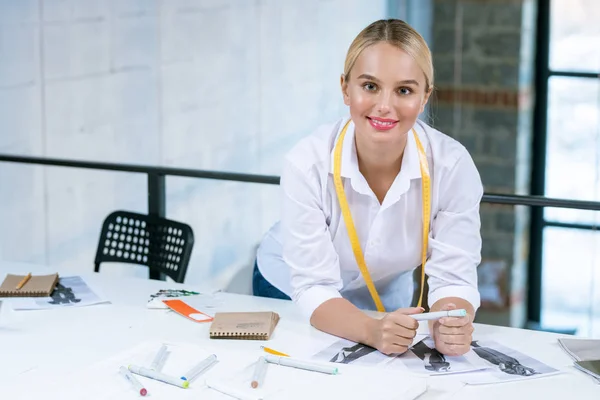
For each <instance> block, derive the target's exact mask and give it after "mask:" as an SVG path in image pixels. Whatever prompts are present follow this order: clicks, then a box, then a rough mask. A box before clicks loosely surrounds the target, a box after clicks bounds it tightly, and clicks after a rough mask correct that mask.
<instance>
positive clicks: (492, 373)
mask: <svg viewBox="0 0 600 400" xmlns="http://www.w3.org/2000/svg"><path fill="white" fill-rule="evenodd" d="M471 349H472V350H473V353H474V354H476V355H477V356H478V357H479V358H480V359H481V360H483V361H484V362H485V363H486V364H487V365H488V366H490V367H492V368H491V369H489V370H487V371H485V372H482V373H477V374H469V375H467V376H465V377H464V379H463V382H465V383H469V384H474V385H475V384H488V383H496V382H506V381H513V380H521V379H531V378H537V377H541V376H547V375H552V374H556V373H559V372H560V371H558V370H556V369H554V368H552V367H550V366H548V365H546V364H544V363H542V362H541V361H538V360H536V359H533V358H531V357H529V356H527V355H525V354H523V353H521V352H518V351H517V350H514V349H511V348H508V347H505V346H503V345H501V344H499V343H497V342H495V341H492V340H474V341H472V342H471Z"/></svg>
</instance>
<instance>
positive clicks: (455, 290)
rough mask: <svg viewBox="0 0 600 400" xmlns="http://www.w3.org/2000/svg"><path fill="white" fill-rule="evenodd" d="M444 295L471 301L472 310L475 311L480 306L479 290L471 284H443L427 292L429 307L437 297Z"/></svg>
mask: <svg viewBox="0 0 600 400" xmlns="http://www.w3.org/2000/svg"><path fill="white" fill-rule="evenodd" d="M444 297H459V298H461V299H464V300H466V301H468V302H469V303H471V305H472V306H473V310H474V311H475V312H477V309H478V308H479V306H480V301H481V297H480V296H479V291H478V290H477V289H475V288H473V287H471V286H443V287H440V288H437V289H435V290H433V291H432V292H430V293H429V295H428V297H427V298H428V303H429V307H430V308H431V306H432V305H434V304H435V302H436V301H438V300H439V299H443V298H444Z"/></svg>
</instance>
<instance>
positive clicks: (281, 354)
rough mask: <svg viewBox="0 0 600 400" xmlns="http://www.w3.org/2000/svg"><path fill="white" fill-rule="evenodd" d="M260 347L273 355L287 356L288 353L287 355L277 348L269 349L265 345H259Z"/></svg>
mask: <svg viewBox="0 0 600 400" xmlns="http://www.w3.org/2000/svg"><path fill="white" fill-rule="evenodd" d="M260 348H261V349H263V350H264V351H265V352H266V353H269V354H273V355H275V356H281V357H289V355H287V354H285V353H282V352H280V351H277V350H273V349H270V348H268V347H265V346H260Z"/></svg>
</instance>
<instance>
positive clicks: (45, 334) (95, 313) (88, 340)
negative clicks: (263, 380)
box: [0, 263, 600, 400]
mask: <svg viewBox="0 0 600 400" xmlns="http://www.w3.org/2000/svg"><path fill="white" fill-rule="evenodd" d="M29 271H31V272H33V273H38V274H39V273H51V272H57V271H56V270H54V269H50V268H48V267H43V266H32V265H27V264H17V263H0V275H4V274H5V273H6V272H11V273H23V274H25V273H27V272H29ZM58 272H60V273H62V274H63V275H69V273H68V271H64V270H59V271H58ZM82 276H83V277H84V279H85V280H86V282H88V284H89V285H90V286H91V287H92V288H93V289H94V290H96V291H98V292H101V293H102V295H103V296H105V297H106V298H107V299H109V300H110V301H111V304H103V305H97V306H91V307H82V308H67V309H57V310H40V311H12V310H11V309H10V307H9V306H8V305H7V304H4V305H3V307H2V309H1V310H0V398H4V395H6V396H7V398H13V395H14V396H15V397H16V396H17V393H16V392H15V393H10V392H9V393H6V392H2V388H3V387H11V386H12V385H9V383H10V382H12V381H13V380H15V379H18V378H20V377H23V376H26V375H27V374H28V373H33V372H35V373H36V374H38V376H39V374H52V373H56V371H70V370H73V368H74V367H73V366H78V365H89V364H91V363H94V362H97V361H101V360H103V359H105V358H107V357H108V356H110V355H113V354H116V353H119V352H122V351H125V350H127V349H130V348H132V347H133V346H135V345H136V344H138V343H139V342H140V341H144V340H164V341H178V342H191V343H200V342H204V341H208V340H209V339H208V328H209V324H198V323H193V322H191V321H189V320H187V319H185V318H183V317H181V316H179V315H176V314H175V313H172V312H171V313H169V312H164V311H162V310H150V309H147V308H146V301H147V299H148V298H149V295H150V294H152V293H154V292H156V291H157V290H159V289H164V288H176V287H181V288H187V289H191V290H196V291H206V292H209V291H210V290H209V288H202V287H197V286H196V287H189V286H187V285H178V284H174V283H166V282H161V281H151V280H147V279H134V278H119V279H115V278H113V277H108V276H106V275H103V274H95V273H93V272H92V273H89V274H84V275H82ZM0 279H2V278H0ZM223 296H224V299H225V300H226V301H225V303H224V306H223V308H222V309H224V310H230V311H258V310H268V311H276V312H278V313H279V314H280V315H281V317H282V318H281V321H280V323H279V325H278V327H277V329H276V331H275V334H274V336H273V339H272V340H271V341H269V343H268V345H269V346H271V347H274V348H278V347H279V348H283V349H286V348H290V347H293V344H292V343H289V340H287V342H286V332H294V334H296V335H302V336H304V337H305V338H310V339H314V340H322V339H323V338H324V337H326V336H328V335H326V334H324V333H322V332H320V331H317V330H316V329H314V328H312V327H311V326H310V325H309V324H308V323H307V321H305V320H304V319H303V318H302V317H301V315H300V313H299V311H298V310H297V309H296V307H295V306H294V304H293V303H292V302H290V301H285V300H275V299H266V298H260V297H252V296H245V295H238V294H229V293H227V294H224V295H223ZM296 337H297V336H296ZM476 337H478V338H485V337H493V338H494V340H496V341H498V342H501V343H502V344H505V345H507V346H509V347H512V348H514V349H516V350H519V351H522V352H523V353H525V354H528V355H530V356H532V357H535V358H537V359H538V360H540V361H542V362H544V363H546V364H548V365H550V366H552V367H555V368H557V369H560V370H562V371H565V372H566V373H564V374H560V375H555V376H549V377H544V378H538V379H531V380H527V381H521V382H509V383H502V384H497V385H493V386H489V385H483V386H469V385H467V386H465V387H463V388H462V389H460V390H459V392H457V393H455V394H454V395H453V396H452V398H456V399H464V400H466V399H481V398H483V397H484V396H485V398H486V400H492V399H502V400H504V399H507V398H508V399H527V398H531V399H538V398H539V399H554V398H563V399H564V398H573V399H600V385H598V384H596V383H594V381H593V380H592V379H590V378H589V377H587V376H586V375H585V374H583V373H581V372H579V371H577V370H575V369H574V368H573V367H572V360H571V359H570V358H569V356H568V355H566V354H565V353H564V352H563V351H562V350H561V349H560V347H559V345H558V343H557V338H558V337H560V335H556V334H551V333H546V332H537V331H528V330H522V329H515V328H505V327H497V326H491V325H481V324H476ZM259 344H260V343H259ZM259 344H257V343H256V342H255V341H228V345H229V346H234V347H235V346H237V347H239V348H240V349H247V348H256V347H257V346H258V345H259ZM28 371H32V372H28ZM429 379H456V378H455V377H449V376H447V377H432V378H429ZM390 390H393V382H390ZM25 392H26V389H24V388H22V389H21V391H20V393H19V394H20V395H21V396H22V395H23V393H25ZM20 398H24V397H20ZM47 398H51V399H53V398H60V396H59V394H52V393H49V394H48V397H47ZM439 398H447V396H443V397H440V396H437V395H433V394H432V393H429V394H428V393H426V394H425V395H424V396H422V399H439Z"/></svg>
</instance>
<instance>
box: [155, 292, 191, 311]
mask: <svg viewBox="0 0 600 400" xmlns="http://www.w3.org/2000/svg"><path fill="white" fill-rule="evenodd" d="M200 294H201V293H199V292H193V291H190V290H183V289H161V290H159V291H158V292H156V293H153V294H151V295H150V299H148V303H147V304H146V307H148V308H157V309H168V308H169V307H167V306H166V305H165V303H163V302H162V301H163V300H172V299H178V298H181V297H189V296H197V295H200Z"/></svg>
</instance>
